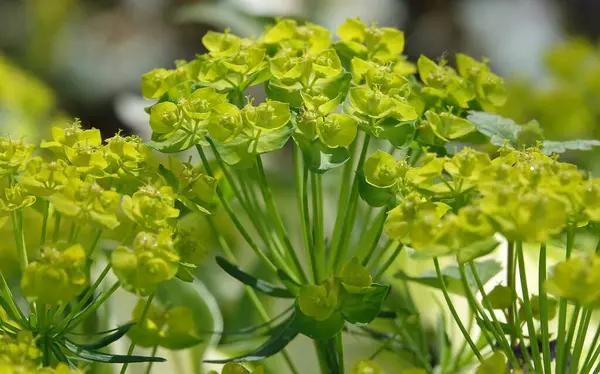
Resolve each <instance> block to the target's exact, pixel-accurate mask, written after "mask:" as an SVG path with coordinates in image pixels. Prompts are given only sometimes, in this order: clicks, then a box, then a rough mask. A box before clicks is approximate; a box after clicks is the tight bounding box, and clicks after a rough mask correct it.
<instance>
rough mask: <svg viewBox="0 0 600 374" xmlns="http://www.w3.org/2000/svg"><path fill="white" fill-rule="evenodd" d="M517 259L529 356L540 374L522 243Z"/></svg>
mask: <svg viewBox="0 0 600 374" xmlns="http://www.w3.org/2000/svg"><path fill="white" fill-rule="evenodd" d="M517 259H518V261H519V276H520V278H521V292H522V293H523V308H524V310H525V319H526V322H527V330H528V331H529V342H530V345H531V354H532V355H533V363H534V366H535V371H536V372H537V373H540V372H542V371H543V365H542V360H541V357H540V348H539V342H538V338H537V334H536V332H535V326H534V324H533V312H532V308H531V302H530V299H529V289H528V287H527V270H526V269H525V256H524V255H523V243H522V242H518V243H517Z"/></svg>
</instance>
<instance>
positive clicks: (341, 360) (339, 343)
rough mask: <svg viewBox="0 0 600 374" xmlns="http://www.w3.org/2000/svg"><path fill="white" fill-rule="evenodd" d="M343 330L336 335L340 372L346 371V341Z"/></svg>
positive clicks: (336, 350)
mask: <svg viewBox="0 0 600 374" xmlns="http://www.w3.org/2000/svg"><path fill="white" fill-rule="evenodd" d="M342 339H343V337H342V332H341V331H340V332H338V333H337V334H336V336H335V352H336V354H337V360H338V363H339V365H340V373H345V372H346V370H344V342H343V340H342Z"/></svg>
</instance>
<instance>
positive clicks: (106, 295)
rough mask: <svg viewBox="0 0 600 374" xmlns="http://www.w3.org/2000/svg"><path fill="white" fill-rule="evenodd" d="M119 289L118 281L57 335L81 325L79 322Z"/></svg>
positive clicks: (60, 329)
mask: <svg viewBox="0 0 600 374" xmlns="http://www.w3.org/2000/svg"><path fill="white" fill-rule="evenodd" d="M119 287H121V283H120V282H119V281H117V282H115V283H114V284H113V285H112V286H111V287H110V288H109V289H108V290H107V291H106V292H105V293H103V294H102V295H101V296H100V297H99V298H98V300H96V301H95V302H94V304H93V305H90V306H89V307H88V308H87V309H86V310H85V312H83V313H81V314H80V315H78V316H75V317H73V318H72V319H71V320H70V321H69V322H68V323H67V324H66V326H64V328H59V329H58V331H60V332H59V335H65V334H67V333H69V332H71V331H72V330H74V329H75V328H76V327H77V326H79V325H80V324H81V322H83V321H85V319H86V318H88V317H89V316H90V315H91V314H92V313H94V312H95V311H96V310H97V309H98V308H99V307H100V306H101V305H102V304H104V303H105V302H106V301H107V300H108V299H109V298H110V297H111V296H112V294H113V293H115V291H117V290H118V289H119ZM65 320H66V319H65Z"/></svg>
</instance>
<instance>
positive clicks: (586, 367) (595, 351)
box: [581, 329, 600, 374]
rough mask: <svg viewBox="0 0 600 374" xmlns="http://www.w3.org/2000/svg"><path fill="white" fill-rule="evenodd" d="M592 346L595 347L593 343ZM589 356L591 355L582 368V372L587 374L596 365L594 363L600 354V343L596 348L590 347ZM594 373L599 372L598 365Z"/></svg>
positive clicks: (598, 330) (599, 330)
mask: <svg viewBox="0 0 600 374" xmlns="http://www.w3.org/2000/svg"><path fill="white" fill-rule="evenodd" d="M596 332H597V333H598V332H600V329H597V330H596ZM591 347H592V348H593V347H594V345H592V346H591ZM592 352H593V353H592ZM588 356H589V358H588V357H586V360H585V365H584V366H583V368H582V369H581V373H582V374H587V373H589V372H590V370H592V366H594V363H596V360H597V359H598V356H600V345H598V346H596V349H590V352H589V354H588ZM594 373H598V368H597V367H596V370H595V371H594Z"/></svg>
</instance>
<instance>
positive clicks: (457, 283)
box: [395, 260, 502, 296]
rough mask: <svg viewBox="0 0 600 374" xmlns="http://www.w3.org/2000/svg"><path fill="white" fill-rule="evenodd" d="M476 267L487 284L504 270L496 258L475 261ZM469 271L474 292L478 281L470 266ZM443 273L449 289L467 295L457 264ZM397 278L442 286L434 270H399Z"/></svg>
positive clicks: (469, 282) (437, 286) (426, 284)
mask: <svg viewBox="0 0 600 374" xmlns="http://www.w3.org/2000/svg"><path fill="white" fill-rule="evenodd" d="M474 264H475V267H476V268H477V271H478V274H479V277H480V278H481V281H482V282H483V283H484V284H485V283H487V282H488V281H489V280H490V279H492V278H493V277H494V276H495V275H497V274H498V273H500V271H502V265H501V264H500V263H499V262H497V261H494V260H486V261H481V262H475V263H474ZM466 272H467V277H468V278H469V279H467V282H468V284H469V286H470V287H471V289H472V290H473V292H476V290H477V283H476V282H475V279H474V277H473V274H472V273H471V270H470V269H469V268H467V269H466ZM442 275H443V277H444V282H445V283H446V287H448V291H449V292H452V293H454V294H457V295H461V296H465V290H464V288H463V285H462V281H461V279H460V271H459V270H458V267H457V266H448V267H446V268H444V269H442ZM395 277H396V278H400V279H406V280H409V281H413V282H417V283H419V284H423V285H425V286H429V287H433V288H437V289H441V288H442V286H441V284H440V282H439V280H438V278H437V274H436V273H435V271H433V270H429V271H426V272H424V273H422V274H421V275H418V276H414V277H413V276H410V275H408V274H406V273H405V272H403V271H399V272H398V273H396V275H395Z"/></svg>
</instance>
